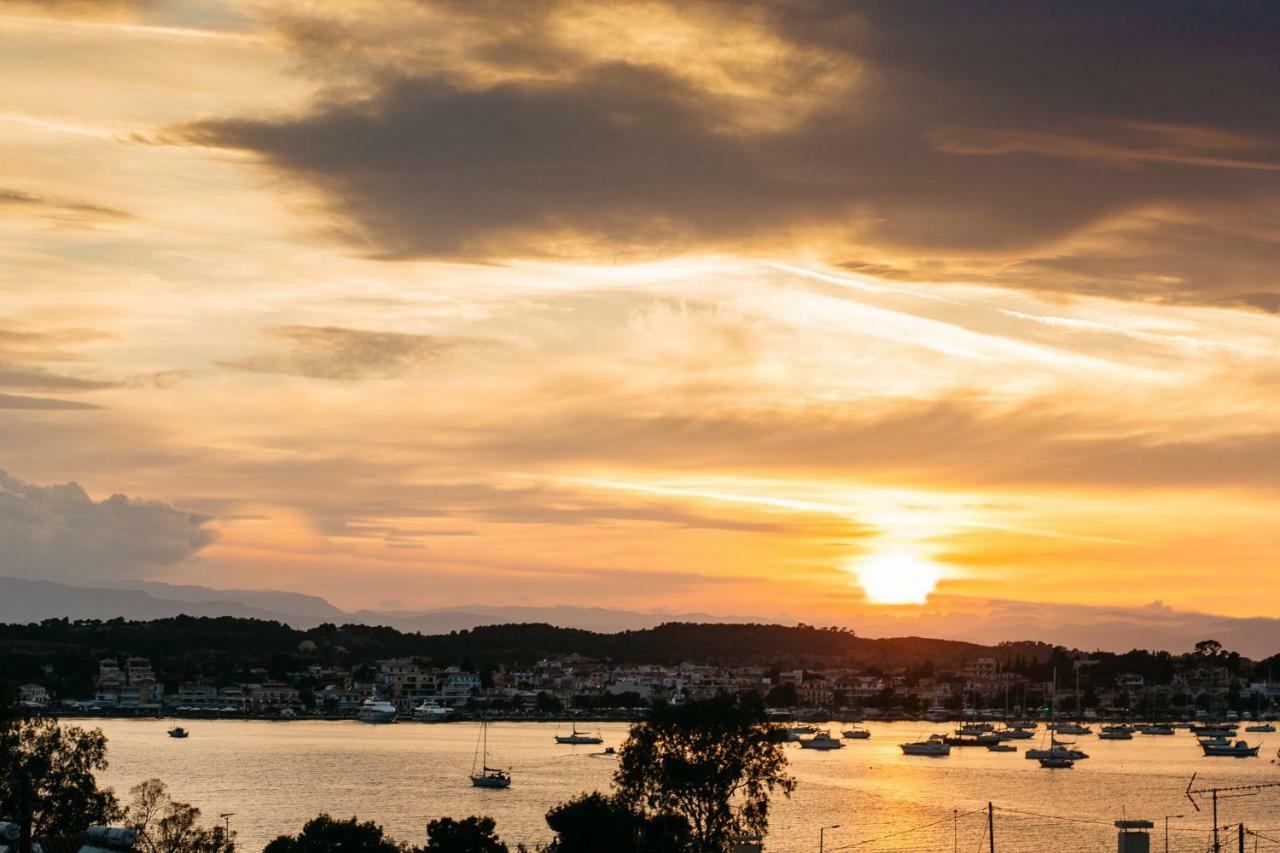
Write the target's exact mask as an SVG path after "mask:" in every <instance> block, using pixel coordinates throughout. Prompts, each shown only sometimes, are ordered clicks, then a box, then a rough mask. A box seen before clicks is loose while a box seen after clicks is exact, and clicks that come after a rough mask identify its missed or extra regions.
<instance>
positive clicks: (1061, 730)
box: [1053, 723, 1093, 735]
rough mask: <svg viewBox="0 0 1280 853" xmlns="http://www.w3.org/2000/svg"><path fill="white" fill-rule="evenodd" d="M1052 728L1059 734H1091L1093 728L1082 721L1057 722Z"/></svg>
mask: <svg viewBox="0 0 1280 853" xmlns="http://www.w3.org/2000/svg"><path fill="white" fill-rule="evenodd" d="M1053 730H1054V731H1056V732H1057V733H1058V734H1060V735H1091V734H1093V729H1091V728H1089V727H1088V726H1086V725H1084V724H1083V723H1058V724H1056V725H1054V726H1053Z"/></svg>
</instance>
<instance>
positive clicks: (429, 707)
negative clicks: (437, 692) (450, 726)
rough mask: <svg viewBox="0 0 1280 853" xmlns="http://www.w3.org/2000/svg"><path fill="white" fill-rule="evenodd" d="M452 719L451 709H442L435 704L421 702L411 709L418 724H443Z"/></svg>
mask: <svg viewBox="0 0 1280 853" xmlns="http://www.w3.org/2000/svg"><path fill="white" fill-rule="evenodd" d="M452 717H453V709H452V708H443V707H441V706H439V705H437V704H436V703H435V702H423V703H422V704H421V705H419V706H418V707H416V708H414V709H413V718H414V719H415V720H417V721H418V722H420V723H444V722H447V721H448V720H449V719H451V718H452Z"/></svg>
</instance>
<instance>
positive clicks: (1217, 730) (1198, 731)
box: [1191, 726, 1236, 738]
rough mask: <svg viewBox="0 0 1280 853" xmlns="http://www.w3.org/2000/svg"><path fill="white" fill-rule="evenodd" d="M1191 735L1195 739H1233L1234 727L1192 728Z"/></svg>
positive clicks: (1234, 734)
mask: <svg viewBox="0 0 1280 853" xmlns="http://www.w3.org/2000/svg"><path fill="white" fill-rule="evenodd" d="M1191 733H1192V734H1193V735H1195V736H1196V737H1212V738H1224V737H1235V736H1236V727H1235V726H1192V727H1191Z"/></svg>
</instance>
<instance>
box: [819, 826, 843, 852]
mask: <svg viewBox="0 0 1280 853" xmlns="http://www.w3.org/2000/svg"><path fill="white" fill-rule="evenodd" d="M839 828H840V824H838V823H837V824H833V825H832V826H823V827H820V828H819V829H818V853H822V851H823V848H824V847H825V845H826V832H827V830H828V829H839Z"/></svg>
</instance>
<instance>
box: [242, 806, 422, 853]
mask: <svg viewBox="0 0 1280 853" xmlns="http://www.w3.org/2000/svg"><path fill="white" fill-rule="evenodd" d="M334 850H341V851H342V853H405V850H406V848H405V847H404V846H403V845H401V844H397V843H396V842H394V841H392V840H391V839H390V838H387V837H386V836H385V835H384V834H383V832H382V827H380V826H378V824H376V823H374V822H373V821H365V822H364V823H361V822H360V821H359V820H358V819H357V818H355V817H351V818H349V819H347V820H335V819H334V818H332V817H330V816H329V815H327V814H322V815H318V816H316V817H313V818H312V819H311V820H309V821H307V823H306V825H304V826H303V827H302V832H300V833H298V834H297V835H281V836H278V837H277V838H276V839H275V840H274V841H272V842H271V843H270V844H268V845H267V846H266V847H265V848H263V851H262V853H317V851H321V853H323V851H334Z"/></svg>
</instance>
